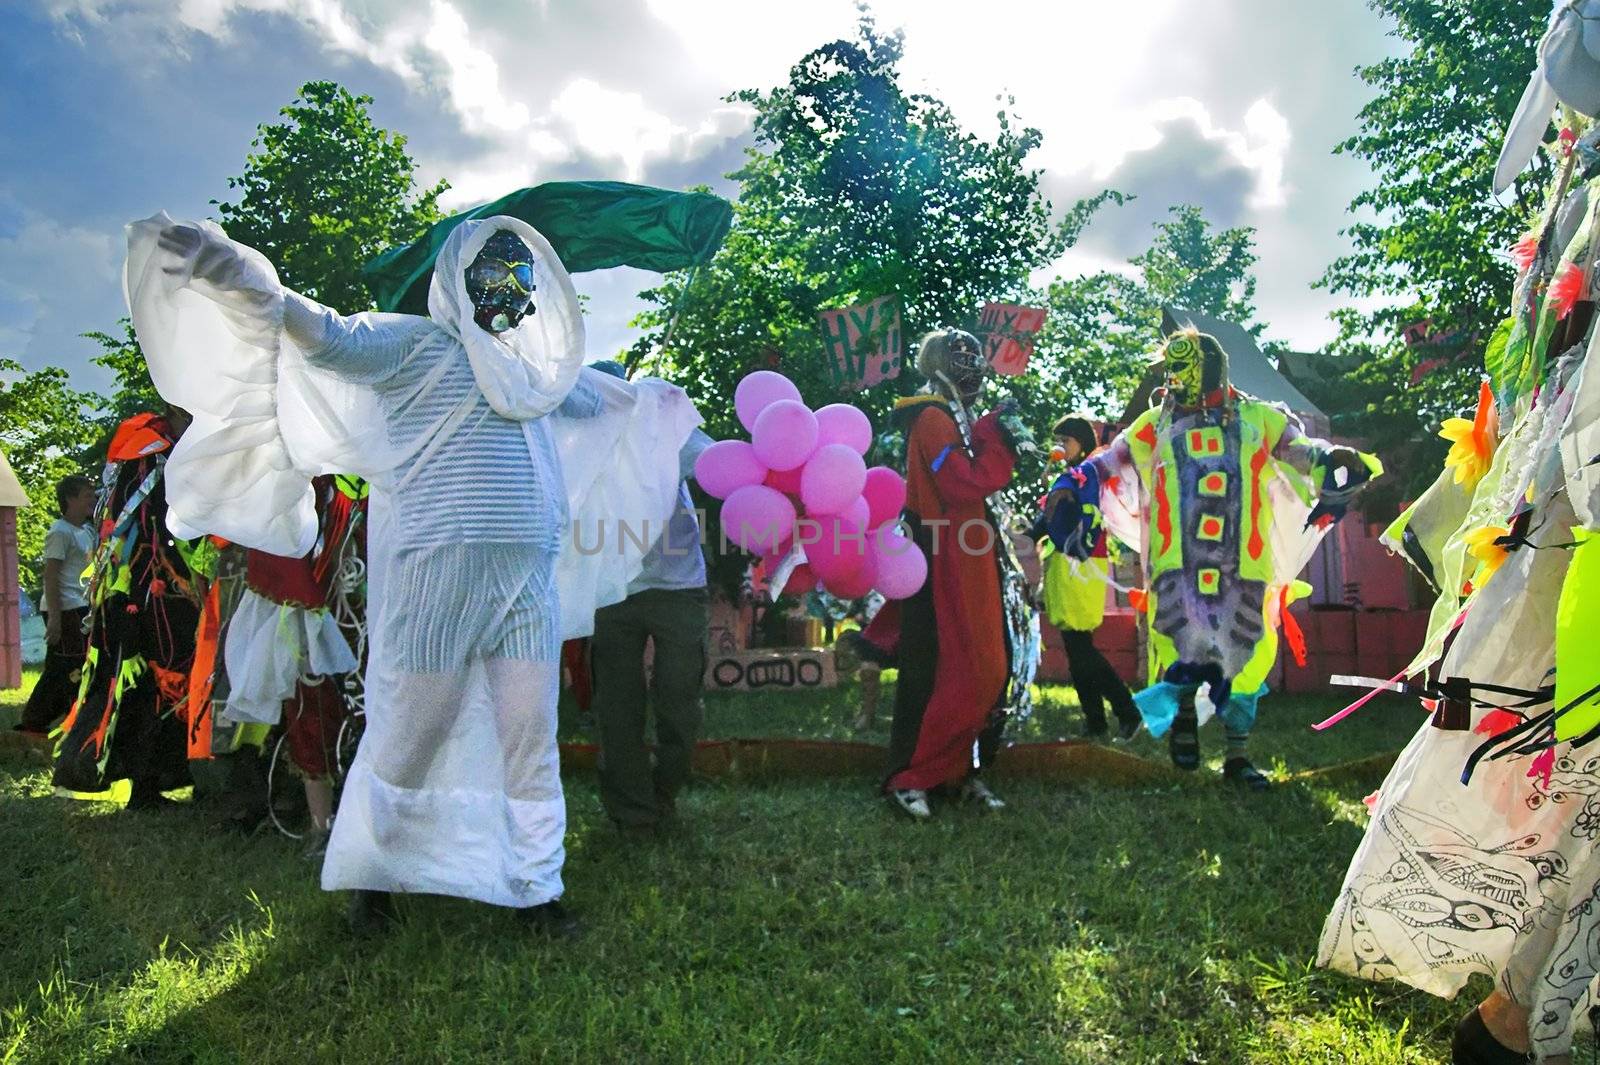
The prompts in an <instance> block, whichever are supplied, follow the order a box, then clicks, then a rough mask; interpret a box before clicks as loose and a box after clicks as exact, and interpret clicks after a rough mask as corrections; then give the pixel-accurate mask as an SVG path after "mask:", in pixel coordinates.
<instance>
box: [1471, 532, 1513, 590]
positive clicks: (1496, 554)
mask: <svg viewBox="0 0 1600 1065" xmlns="http://www.w3.org/2000/svg"><path fill="white" fill-rule="evenodd" d="M1510 534H1511V530H1510V529H1507V528H1505V527H1504V526H1502V525H1485V526H1484V527H1483V528H1481V529H1473V530H1472V531H1471V532H1469V533H1467V535H1465V536H1463V537H1462V538H1461V540H1462V542H1463V543H1465V544H1466V545H1467V554H1469V555H1471V556H1472V557H1473V558H1475V559H1477V560H1478V572H1477V573H1476V574H1474V575H1473V578H1472V583H1473V585H1474V586H1475V587H1478V588H1482V587H1483V586H1484V585H1486V584H1488V583H1489V578H1490V577H1493V576H1494V573H1495V570H1497V569H1499V568H1500V565H1501V563H1503V562H1505V560H1506V558H1507V557H1509V556H1510V554H1511V552H1509V551H1507V550H1506V549H1505V548H1504V547H1501V546H1500V545H1499V544H1497V543H1495V541H1496V540H1498V539H1500V538H1501V537H1502V536H1509V535H1510Z"/></svg>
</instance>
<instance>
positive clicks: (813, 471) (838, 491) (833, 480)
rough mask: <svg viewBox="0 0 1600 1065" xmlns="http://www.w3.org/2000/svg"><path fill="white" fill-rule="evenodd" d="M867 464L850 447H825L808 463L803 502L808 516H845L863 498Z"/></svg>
mask: <svg viewBox="0 0 1600 1065" xmlns="http://www.w3.org/2000/svg"><path fill="white" fill-rule="evenodd" d="M866 483H867V464H866V463H864V462H862V461H861V456H860V455H858V454H856V453H855V452H854V451H852V450H850V447H849V445H847V444H823V445H822V446H821V447H819V448H817V450H816V452H815V453H814V454H812V456H811V457H810V458H809V459H807V460H806V468H805V472H804V473H802V474H801V475H800V499H801V501H802V502H803V503H805V505H806V513H807V514H842V513H843V512H844V511H845V510H846V509H848V508H849V506H850V504H851V503H854V502H855V501H856V500H857V499H859V498H861V489H862V488H863V487H865V486H866Z"/></svg>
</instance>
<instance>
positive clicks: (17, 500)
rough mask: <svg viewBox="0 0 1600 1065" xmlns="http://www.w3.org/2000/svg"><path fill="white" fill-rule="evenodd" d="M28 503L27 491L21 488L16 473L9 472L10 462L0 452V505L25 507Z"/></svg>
mask: <svg viewBox="0 0 1600 1065" xmlns="http://www.w3.org/2000/svg"><path fill="white" fill-rule="evenodd" d="M27 505H28V493H26V492H24V491H23V490H22V483H21V482H20V481H18V480H17V475H16V474H15V473H12V472H11V463H9V462H7V461H6V457H5V454H4V453H0V507H25V506H27Z"/></svg>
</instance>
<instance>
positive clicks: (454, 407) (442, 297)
mask: <svg viewBox="0 0 1600 1065" xmlns="http://www.w3.org/2000/svg"><path fill="white" fill-rule="evenodd" d="M125 283H126V286H127V296H128V306H129V307H130V309H131V311H132V314H133V323H134V328H135V330H136V332H137V334H138V337H139V341H140V345H141V347H142V348H143V350H144V353H145V357H146V358H147V359H148V361H149V364H150V373H151V378H152V380H153V381H154V382H155V385H156V387H157V388H158V389H159V390H160V391H161V394H162V395H163V396H164V397H166V398H167V399H168V400H169V401H171V402H173V403H176V404H178V405H180V406H182V407H184V408H185V409H187V410H189V411H191V412H193V414H194V426H193V427H192V428H191V430H190V432H189V433H188V434H187V435H186V436H185V438H184V443H183V446H181V447H179V448H178V449H176V450H175V452H174V453H173V455H172V458H171V460H170V461H169V463H168V464H167V484H168V488H167V499H168V503H169V513H168V518H167V523H168V527H169V528H170V529H171V530H172V532H173V534H174V535H177V536H190V535H194V534H198V533H210V534H215V535H219V536H223V537H226V538H227V539H229V540H232V541H234V542H236V543H242V544H245V545H247V546H250V547H255V548H258V549H260V550H263V551H269V552H271V553H273V554H277V555H282V556H286V557H300V556H303V555H305V554H306V552H307V551H308V550H310V549H311V548H312V546H313V543H314V540H315V537H316V534H317V520H316V513H315V509H314V505H313V494H312V489H311V485H310V480H311V478H312V477H313V476H315V475H318V474H324V473H353V474H358V475H360V476H362V477H364V478H366V479H367V480H368V481H370V482H371V485H372V494H371V502H370V526H369V532H368V550H369V554H370V574H369V587H368V602H369V616H368V627H369V632H370V640H371V643H370V655H369V661H368V666H367V673H366V683H365V690H366V731H365V734H364V736H363V739H362V742H361V746H360V750H359V752H358V754H357V756H356V759H355V763H354V765H353V766H352V768H351V770H350V773H349V776H348V778H347V779H346V781H345V785H344V792H343V796H342V799H341V803H340V808H339V813H338V816H337V817H336V818H335V821H334V825H333V833H332V838H331V840H330V842H329V844H328V853H327V860H326V862H325V863H324V865H323V870H322V886H323V888H324V889H326V890H330V891H333V890H341V889H348V890H354V891H356V892H357V894H356V896H355V897H354V900H353V904H352V908H351V919H352V923H353V924H355V925H356V926H357V927H358V928H362V927H367V926H371V925H374V924H377V923H381V922H382V921H383V920H384V919H386V918H387V917H388V916H390V915H391V913H392V911H391V910H390V905H391V904H390V902H389V896H388V893H389V892H408V893H410V892H415V893H428V894H440V895H452V896H458V897H462V898H469V899H477V900H480V901H483V902H487V903H492V904H494V905H499V906H510V907H517V908H521V909H524V910H525V911H527V913H528V914H529V916H530V917H531V918H532V919H533V920H534V922H535V924H536V925H538V926H540V927H542V928H544V929H545V930H547V931H551V932H556V933H567V932H570V931H572V930H573V929H574V925H573V922H572V921H571V918H570V917H568V916H567V915H566V913H565V912H564V910H563V909H562V907H561V905H560V902H559V901H558V900H559V899H560V896H561V894H562V883H561V867H562V862H563V859H564V855H565V851H564V848H563V843H562V840H563V836H564V833H565V829H566V806H565V801H564V798H563V796H562V791H561V777H560V772H559V769H560V766H559V753H558V749H557V745H556V696H557V690H558V683H559V676H560V648H561V642H562V640H563V639H564V638H569V637H574V636H580V635H587V634H588V633H589V632H590V630H591V629H592V626H593V616H594V611H595V609H596V608H597V607H600V606H605V605H607V604H609V603H613V602H618V601H620V600H621V599H622V598H623V597H624V595H625V594H626V590H627V585H628V582H629V581H630V580H631V579H632V578H633V576H634V575H635V574H637V573H638V572H639V570H640V568H641V565H642V562H643V555H644V549H643V548H642V547H639V546H637V545H636V544H635V543H634V538H630V537H628V536H623V535H617V532H616V530H617V529H618V528H619V527H621V526H623V525H629V526H632V527H634V528H638V527H640V526H641V525H643V524H644V523H646V522H648V523H650V525H651V526H653V527H656V528H662V527H664V526H665V523H666V521H667V520H668V519H669V518H670V516H671V514H672V510H673V508H674V506H675V505H676V503H677V492H678V467H677V454H678V449H679V448H680V447H681V446H682V444H683V443H684V441H685V440H686V439H687V438H688V436H689V434H690V432H691V431H692V430H693V429H694V427H695V426H696V425H698V424H699V422H700V418H699V416H698V414H696V412H695V410H694V407H693V405H692V404H691V403H690V402H689V400H688V398H687V397H686V396H685V395H684V393H683V392H682V391H681V390H679V389H676V388H674V387H672V386H670V385H668V384H666V383H665V382H662V381H659V380H654V379H644V380H641V381H636V382H633V383H629V382H625V381H620V380H617V379H615V378H611V377H608V376H607V375H605V374H601V373H599V372H597V371H594V370H591V369H586V368H584V367H583V365H582V364H583V359H584V338H583V322H582V319H581V317H580V313H579V309H578V301H577V296H576V294H575V292H574V290H573V287H572V281H571V278H570V277H569V276H568V275H567V272H566V270H565V268H564V267H563V266H562V264H561V262H560V260H559V259H558V258H557V256H556V255H555V253H554V251H553V250H552V249H551V247H550V245H549V243H548V242H547V241H546V240H545V239H544V238H543V237H542V236H540V235H539V233H538V232H536V231H535V230H534V229H533V228H532V227H530V226H528V225H527V224H526V223H524V222H521V221H519V220H517V219H514V218H508V217H503V216H497V217H493V218H488V219H482V220H476V221H465V222H463V223H462V224H460V225H459V226H457V227H456V228H455V230H454V231H452V233H451V234H450V237H449V239H448V240H447V242H446V243H445V245H444V247H443V249H442V250H441V251H440V253H439V257H438V260H437V262H436V264H435V268H434V274H433V279H432V283H431V285H430V288H429V291H428V314H429V317H427V318H423V317H419V316H416V315H402V314H383V313H362V314H356V315H351V316H348V317H346V316H343V315H340V314H338V313H337V312H335V311H333V310H330V309H329V308H327V307H323V306H321V305H320V304H317V303H315V302H314V301H312V300H309V299H307V298H305V297H304V296H301V295H300V294H298V293H296V292H293V291H291V290H289V289H286V288H285V287H284V286H283V285H281V284H280V283H279V281H278V277H277V273H276V271H274V269H273V267H272V264H271V263H269V262H268V261H267V260H266V258H265V257H264V256H262V255H261V254H260V253H259V252H257V251H255V250H254V249H252V248H248V247H245V246H243V245H241V244H238V243H236V242H234V241H232V240H230V239H228V237H227V235H226V234H224V233H223V231H222V230H221V229H220V228H218V227H217V226H216V225H214V224H212V223H209V222H198V223H196V222H190V223H175V222H174V221H173V220H172V219H171V218H169V217H167V216H166V215H165V214H160V215H157V216H155V217H154V218H150V219H147V220H145V221H142V222H137V223H134V224H133V225H131V226H130V227H129V230H128V263H127V273H126V279H125ZM569 530H570V531H571V533H573V534H576V537H577V539H578V540H581V541H582V543H581V548H582V550H581V551H580V550H579V548H580V544H578V543H576V542H575V540H574V535H572V534H569ZM597 543H599V544H601V545H602V547H601V548H600V549H599V550H597V548H596V544H597Z"/></svg>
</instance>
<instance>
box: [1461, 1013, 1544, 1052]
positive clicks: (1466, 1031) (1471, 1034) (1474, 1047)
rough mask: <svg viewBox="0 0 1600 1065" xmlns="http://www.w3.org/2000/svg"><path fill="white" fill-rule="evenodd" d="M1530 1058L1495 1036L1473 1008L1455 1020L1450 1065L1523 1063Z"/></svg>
mask: <svg viewBox="0 0 1600 1065" xmlns="http://www.w3.org/2000/svg"><path fill="white" fill-rule="evenodd" d="M1532 1060H1533V1055H1532V1054H1519V1053H1517V1051H1515V1050H1512V1049H1511V1048H1510V1047H1508V1046H1505V1045H1504V1044H1502V1043H1501V1042H1500V1040H1498V1039H1496V1038H1495V1037H1494V1036H1493V1035H1492V1034H1491V1033H1490V1031H1489V1027H1488V1025H1486V1024H1484V1023H1483V1017H1482V1016H1481V1015H1479V1013H1478V1011H1477V1009H1476V1008H1474V1009H1473V1010H1472V1012H1471V1013H1468V1014H1467V1015H1466V1016H1465V1017H1463V1018H1461V1020H1459V1021H1457V1022H1456V1034H1455V1037H1454V1038H1453V1039H1451V1040H1450V1061H1451V1065H1523V1063H1524V1062H1530V1061H1532Z"/></svg>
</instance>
